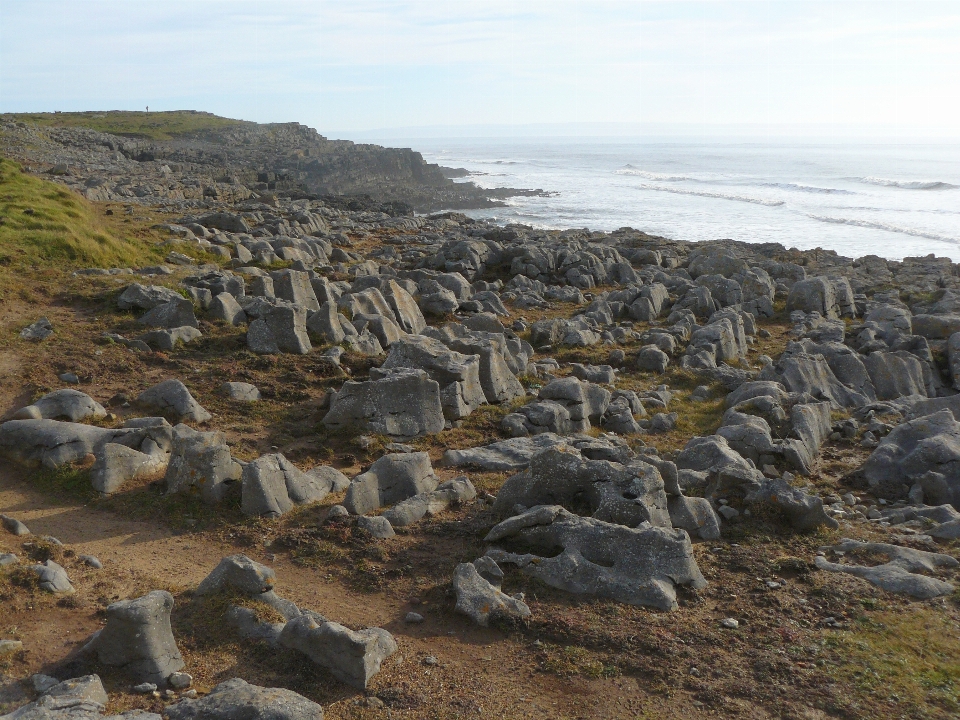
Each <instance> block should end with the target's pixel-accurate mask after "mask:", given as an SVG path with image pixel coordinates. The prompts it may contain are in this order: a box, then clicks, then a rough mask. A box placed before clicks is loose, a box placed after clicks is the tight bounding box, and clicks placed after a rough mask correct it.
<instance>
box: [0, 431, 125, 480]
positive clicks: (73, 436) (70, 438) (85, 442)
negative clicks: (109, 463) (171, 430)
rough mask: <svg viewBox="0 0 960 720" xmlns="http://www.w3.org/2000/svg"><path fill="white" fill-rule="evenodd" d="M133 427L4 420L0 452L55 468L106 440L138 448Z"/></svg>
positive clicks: (94, 448)
mask: <svg viewBox="0 0 960 720" xmlns="http://www.w3.org/2000/svg"><path fill="white" fill-rule="evenodd" d="M142 440H143V432H142V431H140V430H138V429H136V428H101V427H96V426H94V425H83V424H82V423H68V422H60V421H59V420H8V421H7V422H5V423H3V424H2V425H0V454H2V455H4V456H5V457H7V458H10V459H11V460H16V461H17V462H20V463H23V464H25V465H42V466H43V467H45V468H50V469H53V468H56V467H59V466H61V465H65V464H67V463H72V462H76V461H78V460H82V459H83V458H84V457H85V456H87V455H90V454H93V453H94V452H95V451H96V450H97V449H98V448H101V447H103V446H104V445H106V444H107V443H121V444H123V445H128V446H133V447H139V445H140V443H141V442H142Z"/></svg>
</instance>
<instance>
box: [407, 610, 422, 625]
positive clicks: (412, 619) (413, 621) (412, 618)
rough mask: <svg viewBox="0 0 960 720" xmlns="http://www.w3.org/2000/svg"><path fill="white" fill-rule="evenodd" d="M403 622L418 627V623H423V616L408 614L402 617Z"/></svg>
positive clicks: (413, 613)
mask: <svg viewBox="0 0 960 720" xmlns="http://www.w3.org/2000/svg"><path fill="white" fill-rule="evenodd" d="M403 621H404V622H405V623H409V624H410V625H419V624H420V623H422V622H423V615H421V614H420V613H415V612H408V613H407V614H406V615H405V616H404V618H403Z"/></svg>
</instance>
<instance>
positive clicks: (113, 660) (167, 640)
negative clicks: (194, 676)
mask: <svg viewBox="0 0 960 720" xmlns="http://www.w3.org/2000/svg"><path fill="white" fill-rule="evenodd" d="M172 610H173V596H172V595H171V594H170V593H168V592H166V591H165V590H154V591H153V592H150V593H147V594H146V595H144V596H143V597H140V598H136V599H135V600H121V601H119V602H115V603H113V604H112V605H110V606H109V607H107V624H106V625H105V626H104V627H103V629H102V630H99V631H98V632H96V633H95V634H94V636H93V637H92V638H91V639H90V642H88V643H87V645H86V646H85V647H84V649H83V651H84V652H90V653H95V654H96V656H97V659H98V660H99V661H100V662H101V663H103V664H104V665H109V666H111V667H119V668H121V669H122V670H123V671H124V672H125V673H127V674H128V675H130V676H131V677H133V678H134V679H135V680H136V681H137V682H150V683H156V684H157V685H163V684H166V681H167V678H168V677H170V674H171V673H174V672H177V671H178V670H180V669H181V668H182V667H183V666H184V662H183V657H182V656H181V655H180V650H179V649H178V648H177V642H176V640H174V637H173V630H172V629H171V627H170V612H171V611H172Z"/></svg>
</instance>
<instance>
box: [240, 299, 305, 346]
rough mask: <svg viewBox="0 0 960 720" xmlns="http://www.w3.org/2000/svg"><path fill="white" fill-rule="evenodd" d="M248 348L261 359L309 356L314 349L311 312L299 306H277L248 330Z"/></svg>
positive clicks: (253, 323) (259, 318)
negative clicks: (279, 355) (309, 322)
mask: <svg viewBox="0 0 960 720" xmlns="http://www.w3.org/2000/svg"><path fill="white" fill-rule="evenodd" d="M247 347H248V348H249V349H250V350H251V352H255V353H258V354H260V355H275V354H277V353H281V352H284V353H293V354H295V355H305V354H306V353H308V352H310V350H311V349H312V347H313V346H312V345H311V344H310V338H309V337H308V336H307V311H306V310H304V309H303V308H302V307H299V306H296V305H277V306H275V307H272V308H271V309H270V310H268V311H267V312H266V313H265V314H264V315H261V316H260V317H258V318H257V319H256V320H254V321H253V322H252V323H250V325H249V326H248V327H247Z"/></svg>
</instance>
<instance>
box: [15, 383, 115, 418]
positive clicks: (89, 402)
mask: <svg viewBox="0 0 960 720" xmlns="http://www.w3.org/2000/svg"><path fill="white" fill-rule="evenodd" d="M106 416H107V411H106V410H104V408H103V406H102V405H101V404H100V403H98V402H96V401H95V400H94V399H93V398H92V397H90V396H89V395H87V394H86V393H82V392H80V391H79V390H71V389H69V388H65V389H63V390H54V391H53V392H51V393H47V394H46V395H44V396H43V397H42V398H40V399H39V400H37V401H36V402H34V403H33V404H32V405H27V406H26V407H23V408H20V409H19V410H17V412H16V413H14V415H13V417H14V419H15V420H40V419H48V420H57V419H63V418H66V419H67V420H70V421H71V422H80V421H81V420H100V419H102V418H104V417H106Z"/></svg>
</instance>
